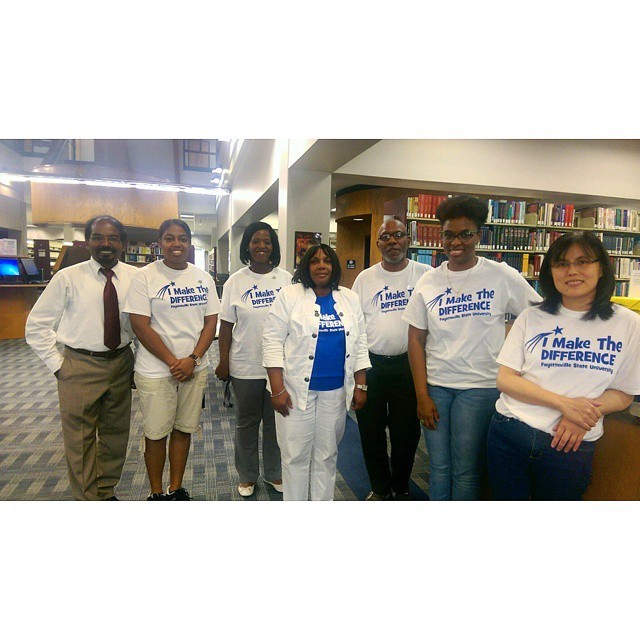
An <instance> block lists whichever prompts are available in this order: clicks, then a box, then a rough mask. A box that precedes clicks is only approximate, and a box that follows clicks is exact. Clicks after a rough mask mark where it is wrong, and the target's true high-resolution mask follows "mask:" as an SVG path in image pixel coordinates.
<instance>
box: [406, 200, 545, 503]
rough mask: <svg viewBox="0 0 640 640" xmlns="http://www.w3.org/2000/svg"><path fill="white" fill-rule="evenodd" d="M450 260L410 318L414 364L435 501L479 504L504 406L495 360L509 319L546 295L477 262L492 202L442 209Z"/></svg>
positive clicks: (419, 294) (426, 281)
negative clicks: (498, 408)
mask: <svg viewBox="0 0 640 640" xmlns="http://www.w3.org/2000/svg"><path fill="white" fill-rule="evenodd" d="M436 215H437V217H438V219H439V220H440V222H441V223H442V231H441V238H442V246H443V249H444V252H445V254H446V256H447V258H448V260H447V261H446V262H444V263H443V264H442V265H440V266H439V267H438V268H437V269H433V270H431V271H429V272H427V273H426V274H425V275H423V276H422V277H421V278H420V280H418V282H417V284H416V288H415V290H414V292H413V295H412V296H411V300H410V301H409V304H408V305H407V309H406V311H405V312H404V314H403V316H402V317H403V320H405V321H406V322H408V323H409V362H410V364H411V373H412V376H413V382H414V387H415V391H416V397H417V401H418V418H419V419H420V422H421V424H422V426H423V432H424V436H425V441H426V444H427V450H428V453H429V466H430V476H429V497H430V499H431V500H476V499H478V498H480V497H481V494H482V486H483V480H484V478H485V475H486V474H485V451H486V434H487V428H488V426H489V421H490V420H491V416H492V415H493V412H494V407H495V402H496V400H497V399H498V395H499V393H498V390H497V388H496V376H497V373H498V365H497V364H496V357H497V355H498V352H499V351H500V348H501V347H502V344H503V342H504V338H505V314H507V313H510V314H516V315H517V314H519V313H521V312H522V311H524V310H525V309H526V308H527V307H528V306H529V305H530V304H531V303H532V302H538V301H539V300H540V296H539V295H538V294H537V293H536V292H535V291H534V290H533V288H532V287H531V286H530V285H529V284H528V282H527V281H526V280H525V279H524V278H523V277H522V276H521V275H520V274H519V273H518V272H517V271H516V270H515V269H513V268H512V267H510V266H508V265H507V264H505V263H498V262H493V261H491V260H488V259H487V258H482V257H479V256H477V255H476V245H477V244H478V242H479V240H480V236H479V233H480V227H481V225H483V224H484V223H485V220H486V217H487V205H486V203H485V202H482V201H481V200H478V199H477V198H473V197H470V196H456V197H453V198H449V199H447V200H445V201H444V202H443V203H441V204H440V205H439V206H438V209H437V212H436Z"/></svg>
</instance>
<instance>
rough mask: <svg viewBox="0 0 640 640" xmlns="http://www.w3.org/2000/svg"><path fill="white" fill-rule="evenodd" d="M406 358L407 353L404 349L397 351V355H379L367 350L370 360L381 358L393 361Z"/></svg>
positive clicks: (407, 356)
mask: <svg viewBox="0 0 640 640" xmlns="http://www.w3.org/2000/svg"><path fill="white" fill-rule="evenodd" d="M408 358H409V354H408V353H407V352H406V351H405V352H404V353H399V354H398V355H397V356H381V355H380V354H378V353H373V352H372V351H369V359H370V360H383V361H385V362H393V361H394V360H407V359H408Z"/></svg>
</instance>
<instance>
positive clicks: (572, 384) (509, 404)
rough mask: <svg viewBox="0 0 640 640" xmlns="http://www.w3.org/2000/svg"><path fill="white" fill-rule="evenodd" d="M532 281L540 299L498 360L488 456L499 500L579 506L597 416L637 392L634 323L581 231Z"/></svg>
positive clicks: (605, 264) (603, 260) (638, 333)
mask: <svg viewBox="0 0 640 640" xmlns="http://www.w3.org/2000/svg"><path fill="white" fill-rule="evenodd" d="M540 285H541V287H542V292H543V295H544V300H543V302H542V303H541V304H540V305H538V306H535V307H532V308H530V309H527V310H526V311H525V312H524V313H522V315H520V316H519V317H518V319H517V320H516V321H515V323H514V325H513V328H512V330H511V331H510V333H509V336H508V337H507V340H506V341H505V344H504V346H503V348H502V350H501V351H500V354H499V356H498V364H499V365H500V368H499V370H498V388H499V389H500V391H501V392H502V393H501V395H500V399H499V400H498V402H497V403H496V413H495V415H494V416H493V419H492V420H491V425H490V427H489V436H488V442H487V451H488V466H489V480H490V483H491V489H492V493H493V497H494V498H496V499H499V500H527V499H529V498H532V499H534V500H580V499H581V498H582V495H583V494H584V492H585V491H586V489H587V486H588V484H589V479H590V477H591V464H592V460H593V453H594V449H595V443H596V441H597V440H598V438H600V437H601V436H602V434H603V416H604V415H606V414H608V413H611V412H613V411H622V410H624V409H626V408H627V407H628V406H629V405H630V404H631V402H632V401H633V396H634V395H635V394H638V393H640V367H638V361H639V360H640V318H639V317H638V316H637V315H636V314H635V313H633V312H632V311H630V310H628V309H625V308H624V307H621V306H619V305H616V304H613V303H612V302H611V296H612V295H613V292H614V289H615V279H614V275H613V269H612V266H611V262H610V260H609V256H608V255H607V252H606V250H605V248H604V246H603V245H602V242H600V240H599V239H598V238H597V237H596V236H595V235H594V234H593V233H591V232H589V231H579V232H575V233H568V234H565V235H563V236H561V237H560V238H559V239H558V240H556V241H555V242H554V243H553V244H552V245H551V247H550V249H549V251H548V252H547V254H546V256H545V259H544V261H543V263H542V267H541V269H540Z"/></svg>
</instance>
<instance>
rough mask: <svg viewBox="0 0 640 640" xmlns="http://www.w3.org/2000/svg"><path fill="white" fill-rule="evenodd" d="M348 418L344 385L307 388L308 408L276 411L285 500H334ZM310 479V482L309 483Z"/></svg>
mask: <svg viewBox="0 0 640 640" xmlns="http://www.w3.org/2000/svg"><path fill="white" fill-rule="evenodd" d="M346 421H347V409H346V405H345V390H344V387H342V388H340V389H335V390H333V391H309V398H308V400H307V408H306V409H305V410H304V411H300V410H299V409H296V408H293V409H291V410H290V411H289V415H288V416H287V417H284V416H282V415H280V414H279V413H276V434H277V437H278V445H279V446H280V454H281V456H282V485H283V499H284V500H308V499H309V484H311V500H333V492H334V488H335V484H336V465H337V462H338V444H340V440H342V436H343V435H344V430H345V426H346ZM309 478H311V483H309Z"/></svg>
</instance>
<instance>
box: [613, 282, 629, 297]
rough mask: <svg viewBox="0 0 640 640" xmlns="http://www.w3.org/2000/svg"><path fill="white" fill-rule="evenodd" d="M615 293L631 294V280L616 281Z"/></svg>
mask: <svg viewBox="0 0 640 640" xmlns="http://www.w3.org/2000/svg"><path fill="white" fill-rule="evenodd" d="M614 295H616V296H623V297H626V296H628V295H629V282H628V281H627V282H624V281H623V282H616V290H615V293H614Z"/></svg>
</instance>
